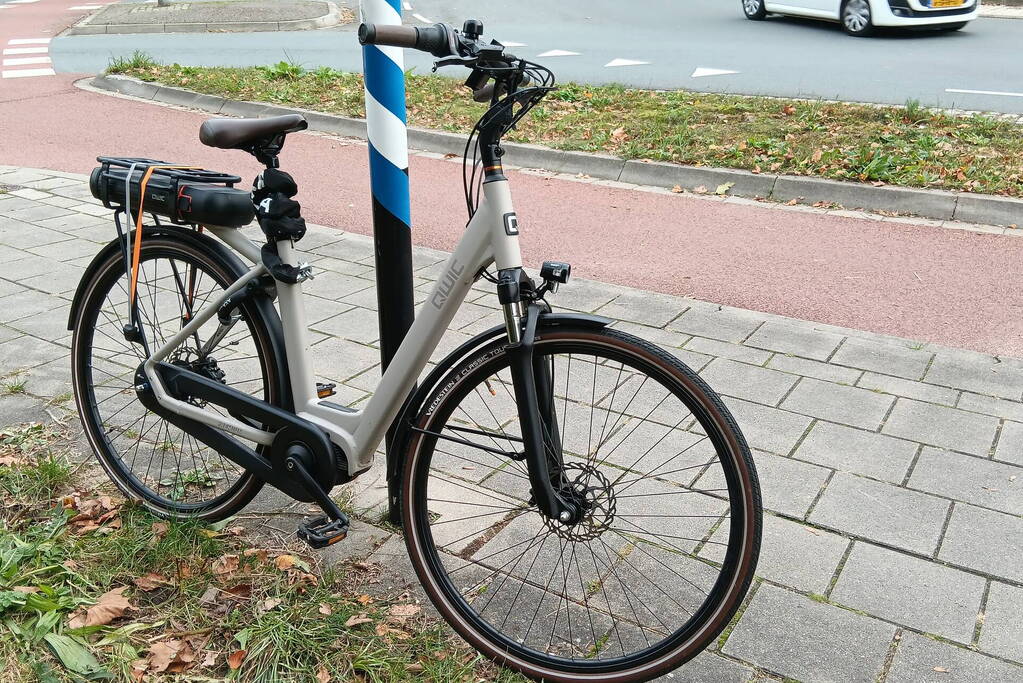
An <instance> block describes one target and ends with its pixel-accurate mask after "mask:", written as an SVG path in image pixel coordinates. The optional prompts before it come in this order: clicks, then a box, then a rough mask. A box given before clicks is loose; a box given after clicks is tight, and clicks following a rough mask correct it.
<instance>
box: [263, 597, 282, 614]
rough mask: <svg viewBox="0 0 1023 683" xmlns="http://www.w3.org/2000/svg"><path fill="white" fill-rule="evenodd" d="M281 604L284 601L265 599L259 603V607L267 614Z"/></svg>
mask: <svg viewBox="0 0 1023 683" xmlns="http://www.w3.org/2000/svg"><path fill="white" fill-rule="evenodd" d="M282 602H284V601H283V600H281V599H280V598H267V599H266V600H264V601H263V602H261V603H259V606H260V608H262V609H263V611H264V612H269V611H270V610H272V609H273V608H275V607H278V606H279V605H280V604H281V603H282Z"/></svg>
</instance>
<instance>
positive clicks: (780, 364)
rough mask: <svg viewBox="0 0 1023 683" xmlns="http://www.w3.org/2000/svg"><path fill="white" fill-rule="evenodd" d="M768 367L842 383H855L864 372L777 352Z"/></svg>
mask: <svg viewBox="0 0 1023 683" xmlns="http://www.w3.org/2000/svg"><path fill="white" fill-rule="evenodd" d="M767 367H769V368H773V369H775V370H782V371H784V372H791V373H792V374H794V375H803V376H805V377H813V378H815V379H822V380H824V381H826V382H837V383H841V384H855V383H856V380H858V379H859V378H860V375H862V374H863V371H862V370H857V369H855V368H845V367H841V366H839V365H830V364H828V363H822V362H820V361H816V360H809V359H807V358H800V357H799V356H793V355H789V354H781V353H779V354H776V355H775V356H774V357H773V358H771V362H769V363H768V364H767Z"/></svg>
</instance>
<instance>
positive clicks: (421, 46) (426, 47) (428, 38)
mask: <svg viewBox="0 0 1023 683" xmlns="http://www.w3.org/2000/svg"><path fill="white" fill-rule="evenodd" d="M359 43H361V44H362V45H390V46H392V47H404V48H410V49H413V50H420V51H422V52H429V53H430V54H432V55H433V56H434V57H450V56H451V55H457V54H458V44H457V42H456V36H455V31H454V30H453V29H452V28H451V27H450V26H448V25H446V24H435V25H433V26H427V27H422V28H421V27H418V26H396V25H390V24H381V25H377V24H362V25H361V26H359Z"/></svg>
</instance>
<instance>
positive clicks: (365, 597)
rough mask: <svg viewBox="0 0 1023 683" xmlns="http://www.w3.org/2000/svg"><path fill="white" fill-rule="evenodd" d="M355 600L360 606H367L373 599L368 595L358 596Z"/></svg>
mask: <svg viewBox="0 0 1023 683" xmlns="http://www.w3.org/2000/svg"><path fill="white" fill-rule="evenodd" d="M355 599H356V600H357V601H358V602H359V604H360V605H368V604H370V603H371V602H373V598H372V597H370V596H368V595H360V596H359V597H357V598H355Z"/></svg>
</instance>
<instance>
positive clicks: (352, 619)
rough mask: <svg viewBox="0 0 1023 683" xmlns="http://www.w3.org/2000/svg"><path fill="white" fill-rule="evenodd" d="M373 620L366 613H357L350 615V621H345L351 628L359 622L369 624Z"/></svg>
mask: <svg viewBox="0 0 1023 683" xmlns="http://www.w3.org/2000/svg"><path fill="white" fill-rule="evenodd" d="M372 621H373V620H372V619H370V618H369V617H368V616H366V615H365V614H355V615H353V616H350V617H348V621H346V622H345V626H347V627H348V628H351V627H352V626H358V625H359V624H368V623H370V622H372Z"/></svg>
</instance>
